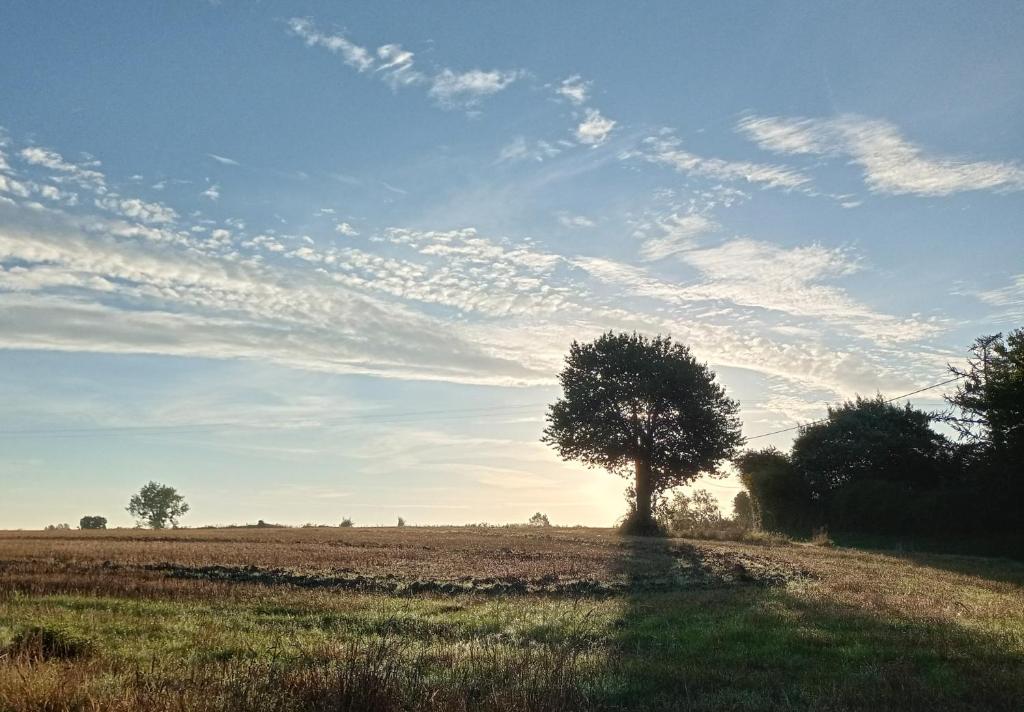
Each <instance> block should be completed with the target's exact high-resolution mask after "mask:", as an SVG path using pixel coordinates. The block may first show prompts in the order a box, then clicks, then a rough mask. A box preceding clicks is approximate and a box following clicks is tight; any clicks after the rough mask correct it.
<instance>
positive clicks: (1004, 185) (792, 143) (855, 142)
mask: <svg viewBox="0 0 1024 712" xmlns="http://www.w3.org/2000/svg"><path fill="white" fill-rule="evenodd" d="M736 128H737V130H738V131H739V132H740V133H741V134H743V135H744V136H746V137H747V138H749V139H750V140H752V141H754V142H755V143H757V145H758V146H760V147H761V148H763V149H765V150H768V151H773V152H775V153H783V154H794V155H799V154H812V155H822V156H846V157H848V158H849V159H850V161H851V162H852V163H853V164H855V165H857V166H859V167H860V168H861V170H862V171H863V174H864V181H865V183H866V184H867V186H868V188H869V189H870V190H871V191H872V192H874V193H882V194H887V195H905V194H910V195H921V196H945V195H951V194H953V193H958V192H962V191H969V190H1002V191H1016V190H1024V168H1022V167H1021V166H1020V165H1019V164H1017V163H1012V162H998V161H971V160H967V159H965V158H954V157H946V156H931V155H928V154H927V153H926V152H925V151H924V149H922V148H921V147H919V146H917V145H915V144H913V143H911V142H910V141H908V140H906V139H905V138H904V137H903V136H902V135H901V134H900V132H899V130H898V129H897V128H896V126H894V125H893V124H891V123H889V122H887V121H882V120H878V119H869V118H865V117H862V116H857V115H853V114H844V115H842V116H839V117H837V118H833V119H807V118H799V117H797V118H787V117H760V116H748V117H746V118H744V119H742V120H741V121H740V122H739V123H738V124H737V127H736Z"/></svg>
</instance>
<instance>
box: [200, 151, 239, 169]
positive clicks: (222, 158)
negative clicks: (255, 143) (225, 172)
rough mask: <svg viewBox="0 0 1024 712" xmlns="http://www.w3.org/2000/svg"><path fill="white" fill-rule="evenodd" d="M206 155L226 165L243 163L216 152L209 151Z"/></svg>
mask: <svg viewBox="0 0 1024 712" xmlns="http://www.w3.org/2000/svg"><path fill="white" fill-rule="evenodd" d="M206 155H207V156H209V157H210V158H212V159H213V160H215V161H217V163H220V164H223V165H225V166H240V165H242V164H241V163H239V162H238V161H236V160H235V159H233V158H228V157H227V156H218V155H217V154H216V153H207V154H206Z"/></svg>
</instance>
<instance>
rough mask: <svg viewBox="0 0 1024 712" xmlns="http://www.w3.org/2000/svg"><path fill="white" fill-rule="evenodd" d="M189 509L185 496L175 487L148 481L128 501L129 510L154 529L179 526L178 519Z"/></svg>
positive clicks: (140, 521)
mask: <svg viewBox="0 0 1024 712" xmlns="http://www.w3.org/2000/svg"><path fill="white" fill-rule="evenodd" d="M188 510H189V506H188V504H187V503H186V502H185V498H184V497H182V496H181V495H180V494H178V491H177V490H176V489H174V488H173V487H169V486H167V485H162V484H160V483H159V482H152V481H150V482H148V483H147V484H145V485H143V487H142V489H140V490H139V493H138V494H135V495H132V498H131V500H129V502H128V512H129V513H130V514H131V515H132V516H134V517H135V518H136V519H138V520H139V523H140V524H145V525H148V526H150V527H152V528H153V529H165V528H167V526H168V525H170V526H172V527H175V528H177V526H178V519H179V517H181V516H182V515H184V514H186V513H187V512H188Z"/></svg>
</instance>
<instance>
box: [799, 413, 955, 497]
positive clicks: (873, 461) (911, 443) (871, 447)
mask: <svg viewBox="0 0 1024 712" xmlns="http://www.w3.org/2000/svg"><path fill="white" fill-rule="evenodd" d="M930 423H931V416H930V415H928V414H927V413H925V412H923V411H920V410H917V409H915V408H912V407H911V406H910V404H907V405H905V406H898V405H895V404H893V403H886V402H885V399H883V398H882V396H881V395H878V396H876V397H874V398H861V397H860V396H857V398H856V399H855V400H853V401H846V402H845V403H842V404H840V405H838V406H835V407H829V409H828V417H827V418H826V419H825V420H824V421H823V422H820V423H813V424H811V425H806V426H803V427H801V428H800V431H799V434H798V435H797V437H796V439H795V440H794V441H793V450H792V462H793V465H794V467H796V469H797V471H798V473H799V474H800V475H801V477H802V478H803V479H804V481H805V482H806V483H807V485H808V486H809V487H810V490H811V495H812V497H814V498H819V499H820V498H823V497H825V496H827V495H828V493H830V492H831V491H833V490H835V489H837V488H839V487H841V486H843V485H846V484H849V483H851V482H854V481H860V480H882V481H888V482H899V483H901V484H906V485H910V486H913V485H925V486H928V485H934V484H935V483H936V482H937V480H938V479H939V477H940V472H941V465H942V458H943V456H944V453H945V448H946V445H947V443H946V440H945V438H943V437H942V436H941V435H939V434H938V433H936V432H935V431H934V430H932V429H931V427H930Z"/></svg>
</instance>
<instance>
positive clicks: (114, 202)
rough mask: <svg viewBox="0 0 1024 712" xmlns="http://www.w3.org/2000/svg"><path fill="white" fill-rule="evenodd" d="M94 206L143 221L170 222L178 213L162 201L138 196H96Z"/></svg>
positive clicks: (154, 222)
mask: <svg viewBox="0 0 1024 712" xmlns="http://www.w3.org/2000/svg"><path fill="white" fill-rule="evenodd" d="M95 203H96V206H97V207H100V208H103V209H105V210H109V211H111V212H113V213H117V214H118V215H122V216H124V217H126V218H134V219H137V220H141V221H142V222H145V223H151V224H161V223H172V222H174V221H175V220H176V219H177V218H178V214H177V213H176V212H175V211H174V210H172V209H171V208H168V207H167V206H166V205H163V204H162V203H149V202H146V201H144V200H139V199H138V198H128V199H121V198H117V197H113V196H109V197H104V198H97V199H96V201H95Z"/></svg>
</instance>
